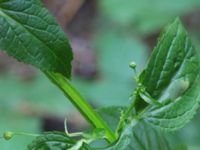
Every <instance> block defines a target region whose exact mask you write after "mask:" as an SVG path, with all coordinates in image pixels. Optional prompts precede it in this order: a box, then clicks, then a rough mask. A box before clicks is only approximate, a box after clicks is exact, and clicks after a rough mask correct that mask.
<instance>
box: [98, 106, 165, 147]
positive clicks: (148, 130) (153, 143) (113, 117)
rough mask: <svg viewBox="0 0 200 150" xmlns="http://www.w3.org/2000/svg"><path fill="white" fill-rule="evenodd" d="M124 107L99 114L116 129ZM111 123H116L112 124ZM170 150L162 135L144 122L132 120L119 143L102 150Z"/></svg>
mask: <svg viewBox="0 0 200 150" xmlns="http://www.w3.org/2000/svg"><path fill="white" fill-rule="evenodd" d="M122 110H125V109H124V108H122V107H108V108H102V109H99V110H98V112H99V113H100V115H101V116H102V117H103V119H104V120H105V121H106V122H107V123H108V124H109V125H112V126H111V127H113V128H115V127H116V124H117V123H116V122H119V120H120V116H121V112H122ZM110 122H114V123H113V124H111V123H110ZM144 149H145V150H147V149H148V150H161V149H162V150H169V146H168V143H167V141H166V139H165V138H164V136H163V135H162V133H159V132H158V131H157V130H156V129H153V128H152V127H151V126H149V125H148V124H147V123H145V122H144V121H136V120H132V121H131V123H129V124H127V125H126V126H125V127H124V130H123V131H122V133H121V135H120V137H119V139H118V141H116V143H113V145H111V146H109V147H107V148H103V149H102V150H144Z"/></svg>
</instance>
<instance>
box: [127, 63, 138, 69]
mask: <svg viewBox="0 0 200 150" xmlns="http://www.w3.org/2000/svg"><path fill="white" fill-rule="evenodd" d="M136 66H137V64H136V63H135V62H131V63H130V64H129V67H131V68H132V69H135V68H136Z"/></svg>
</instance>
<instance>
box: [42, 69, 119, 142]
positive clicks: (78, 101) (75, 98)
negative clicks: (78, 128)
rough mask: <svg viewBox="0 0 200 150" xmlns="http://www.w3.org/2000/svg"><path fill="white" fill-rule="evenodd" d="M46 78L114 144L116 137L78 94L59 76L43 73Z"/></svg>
mask: <svg viewBox="0 0 200 150" xmlns="http://www.w3.org/2000/svg"><path fill="white" fill-rule="evenodd" d="M44 73H45V74H46V75H47V77H48V78H49V79H50V80H51V81H52V82H53V83H54V84H55V85H57V87H58V88H60V89H61V90H62V91H63V92H64V94H65V95H66V96H67V97H68V98H69V100H70V101H71V102H72V103H73V104H74V105H75V106H76V107H77V108H78V110H79V111H80V112H81V113H82V115H83V116H84V117H85V118H86V119H87V120H88V121H89V122H90V123H91V124H92V125H93V126H94V127H96V128H101V129H104V130H105V132H106V138H107V140H108V141H109V142H114V141H115V140H116V136H115V134H114V133H113V131H112V130H111V129H110V127H109V126H108V125H107V124H106V123H105V122H104V120H103V119H102V118H101V117H100V116H99V115H98V114H97V113H96V112H95V111H94V109H93V108H92V107H91V106H90V105H89V104H88V103H87V101H86V100H85V99H84V98H83V97H82V96H81V95H80V93H79V92H78V91H77V90H76V89H75V88H74V87H73V86H72V85H71V84H70V82H69V81H68V80H67V79H66V78H65V77H64V76H63V75H61V74H57V73H52V72H44Z"/></svg>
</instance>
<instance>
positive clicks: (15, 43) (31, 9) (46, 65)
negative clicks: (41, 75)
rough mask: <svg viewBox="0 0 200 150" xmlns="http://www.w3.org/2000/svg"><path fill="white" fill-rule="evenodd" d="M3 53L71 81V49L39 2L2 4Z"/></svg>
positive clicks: (0, 46)
mask: <svg viewBox="0 0 200 150" xmlns="http://www.w3.org/2000/svg"><path fill="white" fill-rule="evenodd" d="M0 49H2V50H5V51H6V52H7V53H8V54H9V55H11V56H13V57H15V58H16V59H18V60H19V61H22V62H25V63H28V64H32V65H34V66H36V67H37V68H40V69H41V70H43V71H50V72H56V73H61V74H63V75H64V76H66V77H68V78H69V77H70V74H71V60H72V51H71V48H70V45H69V43H68V41H67V39H66V37H65V34H64V32H63V31H62V30H61V28H60V27H59V26H58V24H57V23H56V20H55V19H54V18H53V17H52V16H51V15H50V14H49V12H48V10H47V9H46V8H45V7H44V6H43V5H42V4H41V2H40V0H3V1H2V0H1V1H0Z"/></svg>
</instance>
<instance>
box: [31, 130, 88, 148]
mask: <svg viewBox="0 0 200 150" xmlns="http://www.w3.org/2000/svg"><path fill="white" fill-rule="evenodd" d="M74 146H76V141H75V140H73V139H72V138H70V137H68V136H67V135H66V134H65V133H62V132H48V133H45V134H44V135H42V136H39V137H37V138H36V139H35V140H34V141H33V142H32V143H31V144H30V145H28V150H89V147H88V146H87V144H84V143H83V144H82V146H81V148H80V149H79V148H77V149H76V148H75V147H74ZM78 146H79V145H77V147H78Z"/></svg>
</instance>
